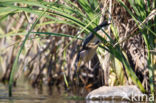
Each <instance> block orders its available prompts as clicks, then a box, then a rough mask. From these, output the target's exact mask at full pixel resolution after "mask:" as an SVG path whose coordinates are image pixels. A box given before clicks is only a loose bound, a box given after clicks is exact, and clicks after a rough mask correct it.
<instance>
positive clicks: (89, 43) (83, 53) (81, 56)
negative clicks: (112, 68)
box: [74, 21, 110, 72]
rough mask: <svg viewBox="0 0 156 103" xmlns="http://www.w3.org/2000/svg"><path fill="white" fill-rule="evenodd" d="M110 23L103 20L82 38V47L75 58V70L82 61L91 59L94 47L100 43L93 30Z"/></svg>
mask: <svg viewBox="0 0 156 103" xmlns="http://www.w3.org/2000/svg"><path fill="white" fill-rule="evenodd" d="M109 24H110V23H109V22H108V21H103V22H102V23H101V24H99V25H97V26H96V27H95V28H94V29H93V31H94V32H90V33H89V35H88V36H87V37H86V38H85V39H84V40H83V42H82V48H81V49H80V51H78V53H77V56H76V59H75V63H74V66H75V72H77V71H78V70H79V67H80V66H81V64H82V62H83V64H85V63H87V62H88V61H89V60H91V59H92V58H93V56H94V54H95V52H96V49H97V47H98V45H99V43H100V40H99V39H98V37H96V35H95V34H94V33H95V32H97V31H99V30H101V29H102V28H103V27H106V26H108V25H109Z"/></svg>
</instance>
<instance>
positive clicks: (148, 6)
mask: <svg viewBox="0 0 156 103" xmlns="http://www.w3.org/2000/svg"><path fill="white" fill-rule="evenodd" d="M128 1H129V3H130V6H131V7H132V9H133V10H134V12H132V11H131V10H130V9H129V8H128V7H127V6H126V5H125V4H124V2H123V1H121V0H118V2H119V3H120V4H121V5H122V6H123V7H124V8H125V9H126V10H127V12H128V13H129V14H130V15H131V16H132V18H133V19H134V20H135V22H136V24H138V28H139V31H140V32H141V33H142V37H143V38H144V41H145V44H146V47H147V54H148V56H147V61H148V62H147V63H148V69H149V83H150V89H151V93H152V94H154V81H153V79H154V76H153V74H154V67H153V66H154V64H152V62H151V61H153V59H152V57H153V55H152V54H151V53H150V50H154V49H155V45H154V40H155V37H156V32H154V31H153V29H152V28H153V27H154V25H155V24H154V25H152V24H153V23H152V22H153V21H155V11H154V9H155V6H154V5H155V2H150V1H147V2H145V1H142V0H135V1H131V0H128ZM152 11H154V13H153V12H152ZM150 13H153V14H152V15H149V14H150ZM149 16H150V18H151V19H153V20H151V19H146V18H147V17H148V18H149ZM145 23H146V24H145ZM140 24H142V25H141V26H140ZM136 35H137V34H136Z"/></svg>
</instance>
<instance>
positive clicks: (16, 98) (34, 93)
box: [0, 81, 129, 103]
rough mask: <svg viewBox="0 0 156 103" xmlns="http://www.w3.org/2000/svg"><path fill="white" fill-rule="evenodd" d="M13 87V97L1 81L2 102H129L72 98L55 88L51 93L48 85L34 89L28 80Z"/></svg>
mask: <svg viewBox="0 0 156 103" xmlns="http://www.w3.org/2000/svg"><path fill="white" fill-rule="evenodd" d="M17 83H18V84H17V86H16V87H14V88H13V97H11V98H10V97H9V96H8V86H5V85H3V84H1V83H0V103H129V102H121V101H86V100H77V99H71V98H72V97H68V96H67V94H65V93H59V92H58V91H57V89H55V88H53V89H52V90H53V91H52V94H51V95H49V89H48V88H46V86H44V87H43V89H42V90H40V89H34V88H32V87H31V86H30V84H29V83H27V82H23V81H22V82H17ZM39 90H40V91H39Z"/></svg>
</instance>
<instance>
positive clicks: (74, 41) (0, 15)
mask: <svg viewBox="0 0 156 103" xmlns="http://www.w3.org/2000/svg"><path fill="white" fill-rule="evenodd" d="M155 5H156V2H155V0H153V1H152V0H116V1H112V0H101V1H100V0H99V1H98V0H75V1H74V0H50V1H49V0H1V1H0V72H2V76H1V81H2V82H3V83H7V81H9V80H10V81H9V87H10V89H9V90H10V95H11V88H12V85H13V83H15V82H16V80H17V79H18V77H20V76H21V75H23V74H24V76H25V78H26V79H27V80H29V81H30V83H31V84H32V85H33V86H34V87H39V86H41V85H43V84H44V83H45V84H47V85H48V86H49V87H51V86H53V85H55V86H57V87H58V88H59V87H64V89H67V90H72V89H73V87H82V88H83V89H85V91H87V92H88V91H90V90H92V89H95V88H97V87H100V86H102V85H108V86H112V85H124V84H127V83H128V84H135V85H137V86H138V88H140V90H141V91H142V92H146V93H152V94H153V93H154V68H156V56H155V54H156V26H155V25H156V19H155V15H156V9H155ZM103 20H108V21H111V25H110V26H109V28H108V29H107V32H104V31H100V32H97V33H94V34H95V35H96V36H97V37H98V38H99V39H100V40H101V43H100V45H99V47H98V48H97V51H96V54H95V56H94V57H93V58H92V60H90V61H89V63H86V64H84V65H81V67H80V70H79V71H78V73H77V75H76V76H75V75H74V70H75V68H74V66H73V64H74V62H75V57H76V55H77V52H78V51H79V47H81V42H82V40H84V38H85V37H86V36H87V35H88V33H89V32H93V28H94V27H96V26H97V25H98V24H100V22H101V21H103ZM13 81H14V82H13Z"/></svg>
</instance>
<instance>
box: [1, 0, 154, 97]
mask: <svg viewBox="0 0 156 103" xmlns="http://www.w3.org/2000/svg"><path fill="white" fill-rule="evenodd" d="M64 2H65V5H64V4H61V3H58V2H46V1H42V0H40V1H39V0H35V1H34V0H29V1H28V0H1V1H0V16H1V18H0V21H1V20H4V19H6V18H7V16H8V15H14V14H18V13H23V12H25V13H32V14H35V15H38V18H37V20H36V21H35V22H34V23H33V25H32V27H31V28H30V30H29V31H28V32H27V34H26V35H25V39H24V41H23V42H22V45H21V47H20V50H19V52H18V54H17V56H16V59H15V61H14V65H13V68H12V72H11V76H10V82H9V95H10V96H12V92H11V91H12V89H11V88H12V83H13V78H14V74H15V71H16V69H17V68H18V66H17V63H18V61H19V56H20V54H21V52H22V50H23V49H24V45H25V43H26V41H27V39H28V37H29V35H30V34H31V33H35V34H38V35H42V34H45V35H53V36H61V37H71V38H74V39H75V38H76V39H80V40H83V38H80V37H78V35H79V34H78V35H76V36H71V35H67V34H61V33H49V32H32V30H33V29H35V27H36V26H37V23H38V22H39V20H40V19H41V17H43V18H46V19H49V20H50V21H51V22H45V23H40V24H38V26H42V25H45V24H50V23H56V24H67V25H70V26H72V27H75V28H76V29H81V33H82V32H84V33H86V34H87V33H88V32H94V31H93V28H94V27H95V26H97V25H98V23H99V19H100V16H101V14H100V7H99V3H98V1H97V0H78V4H79V5H77V4H76V3H73V2H71V1H70V0H64ZM118 2H119V3H120V4H121V6H123V7H124V8H125V9H126V10H127V12H128V13H129V14H130V15H131V16H132V18H133V19H134V20H135V22H136V24H137V25H138V27H137V28H139V29H138V30H139V31H140V32H141V33H142V36H143V38H144V41H145V43H146V46H147V52H148V68H149V78H150V89H151V93H153V92H154V88H153V87H154V82H153V64H152V61H153V59H152V56H153V55H152V54H151V53H150V50H154V49H155V45H154V40H155V32H154V31H153V29H152V28H153V26H154V25H152V21H148V24H147V25H143V27H142V26H140V25H139V24H140V23H142V22H143V21H144V20H145V19H146V17H147V16H148V14H150V12H151V11H152V10H153V7H151V5H152V4H150V2H147V3H148V5H147V11H146V10H145V9H144V6H145V5H146V4H145V3H144V2H143V1H139V0H136V1H134V2H132V1H131V0H129V3H130V5H131V6H132V8H133V10H134V12H132V10H131V9H129V8H128V7H127V6H126V5H125V4H124V2H122V1H121V0H118ZM136 4H137V5H138V6H136ZM59 18H63V19H59ZM111 30H112V32H113V35H108V34H107V33H105V35H106V37H108V38H109V39H110V40H109V41H107V40H106V39H105V38H103V37H102V36H101V35H99V34H98V33H96V32H94V34H95V35H96V36H97V37H98V38H99V39H100V40H101V42H102V45H101V46H100V47H101V49H102V50H104V51H106V50H107V51H108V52H109V53H111V55H112V56H113V57H114V59H118V60H119V61H120V63H122V64H123V66H124V67H125V69H126V73H127V74H128V77H129V78H130V79H132V81H133V83H134V84H135V85H137V86H138V87H139V88H140V90H141V91H142V92H145V89H144V87H143V85H142V84H141V81H140V80H139V79H138V77H137V76H136V74H135V72H134V71H133V69H132V67H131V66H130V64H129V61H128V59H127V58H126V55H124V51H123V49H122V47H121V46H120V43H122V42H121V41H119V38H120V37H119V34H118V32H117V30H116V27H115V26H114V24H112V25H111ZM21 31H23V32H21ZM16 32H18V33H16ZM19 33H20V34H19ZM23 33H25V31H24V30H19V31H15V32H13V33H12V34H15V35H21V34H23ZM7 36H9V35H8V34H7ZM10 36H14V35H10ZM131 36H133V35H131ZM4 37H6V36H0V38H4ZM114 37H115V39H114ZM84 38H85V37H84ZM126 39H128V37H127V38H126ZM65 81H66V82H67V80H66V79H65ZM66 84H68V83H66Z"/></svg>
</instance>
